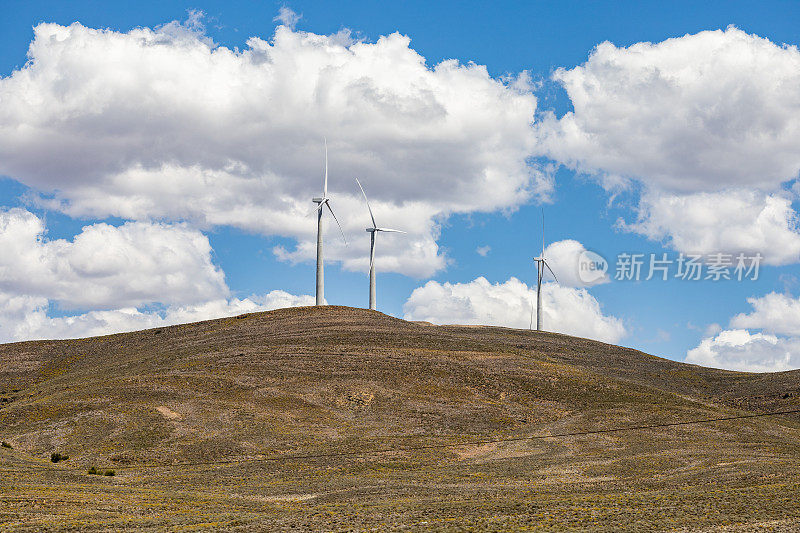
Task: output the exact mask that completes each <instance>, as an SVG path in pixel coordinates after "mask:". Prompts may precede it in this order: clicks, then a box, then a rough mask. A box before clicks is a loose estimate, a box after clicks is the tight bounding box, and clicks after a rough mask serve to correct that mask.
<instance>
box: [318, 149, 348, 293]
mask: <svg viewBox="0 0 800 533" xmlns="http://www.w3.org/2000/svg"><path fill="white" fill-rule="evenodd" d="M311 201H312V202H314V203H315V204H317V209H316V211H317V305H325V261H324V259H323V255H322V232H323V229H324V225H323V220H322V214H323V211H324V209H323V207H325V206H327V207H328V211H330V212H331V216H332V217H333V220H335V221H336V225H337V226H339V231H340V232H342V239H344V243H345V244H347V239H346V238H345V236H344V230H343V229H342V225H341V224H339V220H338V219H337V218H336V215H335V214H334V213H333V209H331V199H330V198H328V140H327V139H325V177H324V178H323V181H322V196H321V197H316V198H312V199H311Z"/></svg>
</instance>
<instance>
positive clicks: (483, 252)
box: [475, 244, 492, 257]
mask: <svg viewBox="0 0 800 533" xmlns="http://www.w3.org/2000/svg"><path fill="white" fill-rule="evenodd" d="M491 251H492V247H491V246H489V245H488V244H487V245H484V246H478V247H477V248H475V253H477V254H478V255H479V256H481V257H486V256H487V255H489V252H491Z"/></svg>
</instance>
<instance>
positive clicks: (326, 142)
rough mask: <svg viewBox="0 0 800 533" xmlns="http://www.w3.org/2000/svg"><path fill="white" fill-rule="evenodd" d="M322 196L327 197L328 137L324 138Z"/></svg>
mask: <svg viewBox="0 0 800 533" xmlns="http://www.w3.org/2000/svg"><path fill="white" fill-rule="evenodd" d="M322 197H323V198H327V197H328V138H327V137H326V138H325V180H324V181H323V182H322Z"/></svg>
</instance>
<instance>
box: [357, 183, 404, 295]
mask: <svg viewBox="0 0 800 533" xmlns="http://www.w3.org/2000/svg"><path fill="white" fill-rule="evenodd" d="M356 183H358V188H359V189H361V194H363V195H364V201H365V202H367V209H369V217H370V218H371V219H372V227H371V228H367V232H368V233H369V308H370V309H372V310H373V311H374V310H375V308H376V305H377V304H376V295H375V235H376V234H377V233H378V232H379V231H385V232H388V233H405V231H400V230H399V229H389V228H379V227H378V225H377V224H376V223H375V216H374V215H373V214H372V208H371V207H370V205H369V200H367V193H365V192H364V187H362V186H361V182H360V181H358V178H356Z"/></svg>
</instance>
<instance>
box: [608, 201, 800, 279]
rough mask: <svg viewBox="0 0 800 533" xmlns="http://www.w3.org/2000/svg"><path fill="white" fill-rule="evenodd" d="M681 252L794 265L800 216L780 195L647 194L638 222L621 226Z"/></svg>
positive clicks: (799, 258)
mask: <svg viewBox="0 0 800 533" xmlns="http://www.w3.org/2000/svg"><path fill="white" fill-rule="evenodd" d="M622 225H623V227H625V228H626V229H628V230H630V231H635V232H637V233H640V234H642V235H646V236H647V237H649V238H651V239H655V240H665V241H667V242H668V243H669V244H670V245H671V246H672V247H674V248H675V249H677V250H680V251H682V252H688V253H698V254H713V253H717V252H720V253H730V254H736V253H745V254H748V255H749V256H753V255H755V254H756V253H761V254H762V255H763V256H764V262H765V263H767V264H772V265H784V264H790V263H797V262H800V217H798V214H797V213H796V212H795V211H794V210H793V209H792V201H791V199H790V198H787V197H785V196H783V195H778V194H765V193H761V192H758V191H751V190H735V191H726V192H713V193H695V194H685V195H674V194H663V193H662V194H653V193H652V192H651V193H647V194H645V195H644V196H643V197H642V201H641V204H640V207H639V219H638V221H637V222H635V223H633V224H624V223H623V224H622Z"/></svg>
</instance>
